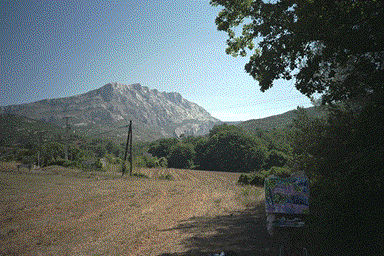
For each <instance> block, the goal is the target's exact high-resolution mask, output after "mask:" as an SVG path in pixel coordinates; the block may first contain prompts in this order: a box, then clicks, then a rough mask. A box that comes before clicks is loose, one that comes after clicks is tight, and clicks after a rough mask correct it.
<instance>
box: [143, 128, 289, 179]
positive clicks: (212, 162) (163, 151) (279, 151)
mask: <svg viewBox="0 0 384 256" xmlns="http://www.w3.org/2000/svg"><path fill="white" fill-rule="evenodd" d="M290 137H291V134H290V130H289V129H276V130H273V131H263V130H258V131H257V132H256V133H247V132H246V131H243V130H242V129H241V128H239V127H237V126H234V125H227V124H223V125H220V126H215V127H214V128H213V129H212V130H211V131H210V133H209V135H207V136H202V137H183V138H181V139H176V138H170V139H160V140H157V141H155V142H153V143H151V144H150V145H149V149H148V152H149V153H151V154H152V155H153V156H154V157H156V158H157V159H159V158H165V159H166V160H167V163H168V167H170V168H184V169H200V170H209V171H223V172H243V173H250V172H259V171H261V170H268V169H270V168H272V167H284V166H285V165H286V163H287V162H288V160H289V159H290V158H291V156H292V147H291V145H290V143H291V140H290Z"/></svg>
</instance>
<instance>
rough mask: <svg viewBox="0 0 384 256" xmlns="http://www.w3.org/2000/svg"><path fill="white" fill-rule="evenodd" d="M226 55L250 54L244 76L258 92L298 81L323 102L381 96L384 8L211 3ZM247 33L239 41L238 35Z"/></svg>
mask: <svg viewBox="0 0 384 256" xmlns="http://www.w3.org/2000/svg"><path fill="white" fill-rule="evenodd" d="M211 4H212V5H213V6H221V7H223V9H222V10H221V11H220V13H219V14H218V16H217V18H216V25H217V29H218V30H220V31H225V32H227V33H228V40H227V45H228V47H227V49H226V52H227V53H228V54H231V55H233V56H238V55H240V56H246V55H247V54H248V53H249V52H250V50H253V49H254V43H255V41H257V42H258V47H257V48H256V49H255V50H254V51H253V52H252V54H251V57H250V59H249V62H248V63H247V64H246V65H245V70H246V72H247V73H249V74H250V75H251V76H252V77H253V78H254V79H256V80H257V81H258V82H259V85H260V88H261V91H265V90H267V89H269V88H270V87H272V85H273V82H274V81H275V80H277V79H281V78H282V79H287V80H290V79H292V78H295V79H296V84H295V86H296V88H297V89H298V90H299V91H300V92H301V93H303V94H305V95H307V96H311V95H313V94H315V93H320V94H322V95H323V102H334V101H340V100H346V99H352V98H355V97H357V96H359V97H360V96H363V97H366V96H371V95H374V96H380V97H382V96H381V95H382V94H383V84H382V81H383V80H384V67H383V61H384V3H383V2H382V1H376V0H355V1H350V0H344V1H342V0H340V1H335V0H313V1H293V0H281V1H263V0H253V1H252V0H212V1H211ZM237 27H242V33H241V35H236V34H235V29H236V28H237Z"/></svg>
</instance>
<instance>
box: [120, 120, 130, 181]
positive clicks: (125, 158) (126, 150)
mask: <svg viewBox="0 0 384 256" xmlns="http://www.w3.org/2000/svg"><path fill="white" fill-rule="evenodd" d="M128 147H130V150H129V151H130V155H129V163H130V166H129V175H132V120H131V121H129V129H128V136H127V144H126V145H125V154H124V161H123V167H122V174H121V175H122V176H124V174H125V168H126V166H125V162H126V161H127V154H128Z"/></svg>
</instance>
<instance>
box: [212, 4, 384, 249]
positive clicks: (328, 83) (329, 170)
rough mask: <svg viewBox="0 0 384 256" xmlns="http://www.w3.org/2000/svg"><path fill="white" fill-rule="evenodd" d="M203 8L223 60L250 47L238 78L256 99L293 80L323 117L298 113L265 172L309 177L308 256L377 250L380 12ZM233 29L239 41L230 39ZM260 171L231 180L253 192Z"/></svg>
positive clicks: (334, 7)
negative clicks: (213, 13)
mask: <svg viewBox="0 0 384 256" xmlns="http://www.w3.org/2000/svg"><path fill="white" fill-rule="evenodd" d="M211 4H212V5H214V6H221V7H223V9H222V10H221V11H220V13H219V15H218V16H217V18H216V24H217V28H218V30H221V31H225V32H227V33H228V37H229V38H228V40H227V44H228V48H227V50H226V51H227V53H228V54H231V55H233V56H238V55H240V56H246V55H247V54H248V53H250V51H251V50H253V49H254V41H255V40H256V39H257V40H258V47H257V49H255V50H254V51H253V53H251V57H250V59H249V62H248V63H247V64H246V65H245V70H246V72H247V73H249V74H250V75H251V76H252V77H253V78H254V79H255V80H257V81H258V82H259V86H260V89H261V91H266V90H268V89H269V88H271V87H272V86H273V82H274V81H276V80H277V79H281V78H282V79H286V80H290V79H293V78H295V86H296V88H297V89H298V90H299V91H300V92H301V93H303V94H304V95H307V96H308V97H312V96H314V95H320V99H321V103H322V105H324V106H326V107H327V108H328V109H327V115H326V116H322V117H316V118H314V117H311V116H309V115H308V114H307V113H306V112H305V111H304V110H302V109H298V111H297V113H296V115H297V117H296V119H295V120H294V122H293V125H292V129H291V131H289V132H288V133H289V136H288V138H289V141H290V143H288V144H289V146H290V149H289V150H288V151H285V150H279V149H276V148H275V150H277V151H276V152H270V153H269V161H268V163H267V165H266V166H268V167H269V165H275V164H276V163H277V164H278V165H280V167H279V168H285V167H286V168H287V169H289V170H291V171H300V170H304V171H306V173H307V174H308V175H309V176H310V179H311V183H312V189H311V195H312V200H311V213H312V214H311V215H312V218H313V222H312V223H313V225H312V228H311V230H312V233H313V235H314V236H315V237H316V238H315V239H316V241H322V242H323V244H326V245H327V246H319V247H317V249H318V250H317V253H318V254H319V255H367V254H377V252H380V251H382V250H383V245H382V244H381V243H380V242H379V241H381V240H382V235H380V233H379V231H378V226H377V225H378V224H377V223H380V222H381V220H380V219H379V218H378V217H377V216H381V215H380V212H379V211H378V210H377V209H375V205H378V203H379V202H380V201H381V200H382V193H380V192H379V191H380V190H381V184H382V175H381V166H382V164H383V163H382V162H383V160H382V156H381V155H382V152H384V148H383V147H384V143H383V137H384V136H383V135H384V134H383V129H382V127H383V121H382V119H381V116H382V114H383V113H384V104H383V103H384V99H383V95H384V92H383V80H384V79H383V78H384V68H383V67H384V66H383V64H384V63H383V62H384V54H383V49H384V47H383V39H384V29H383V24H384V3H383V2H382V1H376V0H358V1H347V0H345V1H317V0H315V1H290V0H282V1H263V0H255V1H227V0H212V1H211ZM245 23H246V24H245ZM238 27H240V28H241V29H242V33H241V35H236V34H235V29H236V28H238ZM254 132H257V131H254ZM263 136H264V134H262V133H261V134H260V137H263ZM273 138H275V137H274V136H272V139H273ZM270 145H271V144H270ZM278 151H280V152H282V153H284V154H281V153H280V152H278ZM284 162H285V165H284V166H283V167H281V165H283V163H284ZM271 168H273V170H275V171H276V170H277V171H278V169H277V167H271ZM271 168H270V169H268V170H271ZM263 172H264V171H260V172H259V173H255V174H253V176H251V175H242V177H241V180H242V182H244V183H251V182H253V183H255V184H257V183H259V181H260V179H261V178H262V173H263ZM271 172H273V171H271ZM345 234H348V235H345ZM341 237H343V238H344V239H340V238H341ZM361 237H364V238H366V239H361Z"/></svg>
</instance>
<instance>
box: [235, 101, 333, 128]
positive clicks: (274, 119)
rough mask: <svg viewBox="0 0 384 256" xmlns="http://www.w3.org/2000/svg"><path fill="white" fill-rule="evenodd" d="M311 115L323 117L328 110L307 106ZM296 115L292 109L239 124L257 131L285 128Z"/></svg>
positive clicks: (241, 126)
mask: <svg viewBox="0 0 384 256" xmlns="http://www.w3.org/2000/svg"><path fill="white" fill-rule="evenodd" d="M305 110H306V111H307V113H308V115H309V116H312V117H321V116H325V115H326V112H325V111H324V110H322V108H320V107H309V108H305ZM295 117H296V114H295V110H290V111H288V112H285V113H283V114H280V115H274V116H269V117H265V118H260V119H252V120H248V121H244V122H241V123H239V124H238V125H237V126H238V127H240V128H242V129H243V130H245V131H248V132H255V131H256V130H257V129H261V130H273V129H274V128H283V127H286V126H289V125H290V124H292V121H293V118H295Z"/></svg>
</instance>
